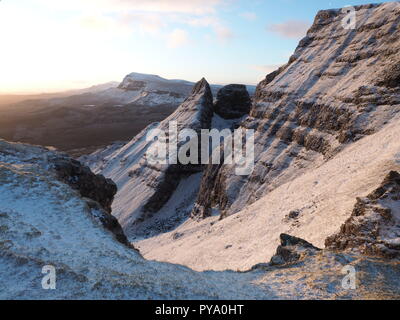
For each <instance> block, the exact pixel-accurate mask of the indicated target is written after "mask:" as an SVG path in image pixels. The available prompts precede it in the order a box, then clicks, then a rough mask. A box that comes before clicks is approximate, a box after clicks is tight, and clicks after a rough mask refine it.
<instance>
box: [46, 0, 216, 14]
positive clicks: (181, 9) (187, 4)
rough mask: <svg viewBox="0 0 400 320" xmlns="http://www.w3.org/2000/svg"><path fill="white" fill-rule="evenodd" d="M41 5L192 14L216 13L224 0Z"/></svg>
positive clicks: (90, 0)
mask: <svg viewBox="0 0 400 320" xmlns="http://www.w3.org/2000/svg"><path fill="white" fill-rule="evenodd" d="M38 2H39V3H40V4H41V5H46V6H50V7H52V8H59V9H63V10H70V9H72V10H80V11H91V12H92V13H93V12H101V11H103V12H126V11H136V12H143V11H146V12H176V13H190V14H210V13H214V12H215V10H216V6H217V5H219V4H221V3H222V2H223V0H68V1H65V2H63V3H62V5H61V6H60V3H59V2H58V1H54V0H38Z"/></svg>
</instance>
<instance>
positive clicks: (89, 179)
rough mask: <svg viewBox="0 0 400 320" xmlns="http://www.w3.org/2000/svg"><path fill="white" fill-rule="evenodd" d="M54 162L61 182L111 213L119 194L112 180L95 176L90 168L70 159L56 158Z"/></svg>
mask: <svg viewBox="0 0 400 320" xmlns="http://www.w3.org/2000/svg"><path fill="white" fill-rule="evenodd" d="M52 162H53V164H54V169H55V171H56V172H57V176H58V178H59V179H60V180H61V181H64V182H65V183H67V184H69V185H70V186H71V187H72V188H74V189H76V190H78V191H79V193H80V194H81V195H82V197H85V198H90V199H92V200H94V201H96V202H98V203H100V204H101V206H102V207H103V208H104V209H105V210H106V211H107V212H108V213H111V204H112V202H113V200H114V196H115V194H116V193H117V186H116V184H115V183H114V182H113V181H112V180H111V179H106V178H104V176H102V175H95V174H94V173H93V172H92V171H91V170H90V169H89V167H87V166H84V165H82V164H81V163H80V162H79V161H76V160H73V159H70V158H56V159H54V160H52Z"/></svg>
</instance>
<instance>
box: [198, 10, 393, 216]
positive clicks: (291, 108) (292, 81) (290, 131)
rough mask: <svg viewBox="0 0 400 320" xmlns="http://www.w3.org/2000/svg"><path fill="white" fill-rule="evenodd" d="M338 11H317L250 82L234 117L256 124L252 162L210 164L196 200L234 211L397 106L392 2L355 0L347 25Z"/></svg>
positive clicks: (375, 126) (377, 123)
mask: <svg viewBox="0 0 400 320" xmlns="http://www.w3.org/2000/svg"><path fill="white" fill-rule="evenodd" d="M345 15H346V14H345V13H342V11H341V10H327V11H321V12H319V13H318V15H317V16H316V18H315V21H314V24H313V26H312V27H311V29H310V30H309V31H308V33H307V36H306V37H305V38H304V39H303V40H302V41H301V42H300V43H299V45H298V47H297V49H296V51H295V53H294V55H293V56H292V57H291V58H290V60H289V63H288V64H287V65H285V66H283V67H282V68H280V69H279V70H277V71H275V72H274V73H272V74H270V75H268V76H267V77H266V79H265V80H264V81H262V82H261V83H260V84H259V85H258V87H257V91H256V95H255V101H254V104H253V106H252V109H251V112H250V116H249V117H248V118H247V119H246V120H245V121H244V122H243V123H242V126H243V127H244V128H247V129H254V130H255V131H256V134H255V143H256V146H255V154H256V160H255V162H256V165H255V169H254V171H253V173H252V174H251V175H249V176H247V177H241V176H235V173H234V170H233V168H232V166H230V165H224V166H221V168H219V170H218V172H215V167H213V166H210V167H209V168H208V170H207V171H206V172H205V174H204V179H203V182H202V183H203V185H204V186H203V187H202V189H203V190H208V193H209V195H204V194H203V195H201V197H200V198H199V201H198V203H197V206H198V207H202V208H210V207H218V208H219V209H220V210H221V214H222V217H226V216H227V215H230V214H232V213H236V212H238V211H240V210H241V209H242V208H244V206H245V205H247V204H250V203H253V202H255V201H256V200H257V199H259V198H261V197H262V196H264V195H265V194H268V193H269V192H271V191H272V190H274V189H276V188H277V187H278V186H280V185H282V184H284V183H286V182H288V181H290V180H293V179H294V178H296V177H298V176H300V175H301V174H303V173H304V172H306V171H307V170H309V169H312V168H314V167H316V166H318V165H320V164H321V163H323V162H325V161H327V160H328V159H330V158H332V157H334V156H335V155H336V154H337V153H338V152H339V151H340V150H342V149H343V147H344V146H346V145H347V144H349V143H351V142H354V141H356V140H359V139H361V138H362V137H364V136H366V135H369V134H371V133H374V132H376V131H378V130H379V129H380V128H381V127H382V126H383V125H384V124H386V123H387V122H388V121H389V120H390V119H391V118H393V116H394V115H395V114H397V113H398V112H399V111H400V82H399V77H398V74H397V73H398V72H397V70H398V64H399V62H400V54H399V51H398V48H399V46H400V37H399V36H398V34H399V29H400V5H399V4H398V3H386V4H381V5H364V6H358V7H356V18H357V21H356V28H355V29H354V30H352V29H345V28H343V26H342V21H343V19H344V18H345ZM210 176H213V177H215V179H214V180H212V179H210V178H209V177H210Z"/></svg>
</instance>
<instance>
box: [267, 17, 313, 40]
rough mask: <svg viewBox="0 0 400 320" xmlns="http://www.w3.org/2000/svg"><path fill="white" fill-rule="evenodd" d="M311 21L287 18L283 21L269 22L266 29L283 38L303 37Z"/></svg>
mask: <svg viewBox="0 0 400 320" xmlns="http://www.w3.org/2000/svg"><path fill="white" fill-rule="evenodd" d="M310 26H311V23H310V22H308V21H303V20H288V21H285V22H283V23H277V24H271V25H269V26H267V30H268V31H270V32H274V33H277V34H279V35H281V36H282V37H285V38H290V39H300V38H302V37H304V36H305V35H306V33H307V30H308V29H309V28H310Z"/></svg>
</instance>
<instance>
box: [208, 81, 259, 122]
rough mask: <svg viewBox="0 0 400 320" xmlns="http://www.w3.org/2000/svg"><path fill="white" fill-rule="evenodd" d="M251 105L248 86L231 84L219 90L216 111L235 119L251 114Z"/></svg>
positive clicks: (220, 114)
mask: <svg viewBox="0 0 400 320" xmlns="http://www.w3.org/2000/svg"><path fill="white" fill-rule="evenodd" d="M250 107H251V99H250V95H249V93H248V92H247V89H246V86H245V85H241V84H230V85H227V86H225V87H223V88H221V89H220V90H219V91H218V94H217V101H216V102H215V106H214V111H215V113H216V114H218V115H219V116H221V117H222V118H225V119H235V118H240V117H243V116H244V115H246V114H249V112H250Z"/></svg>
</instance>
